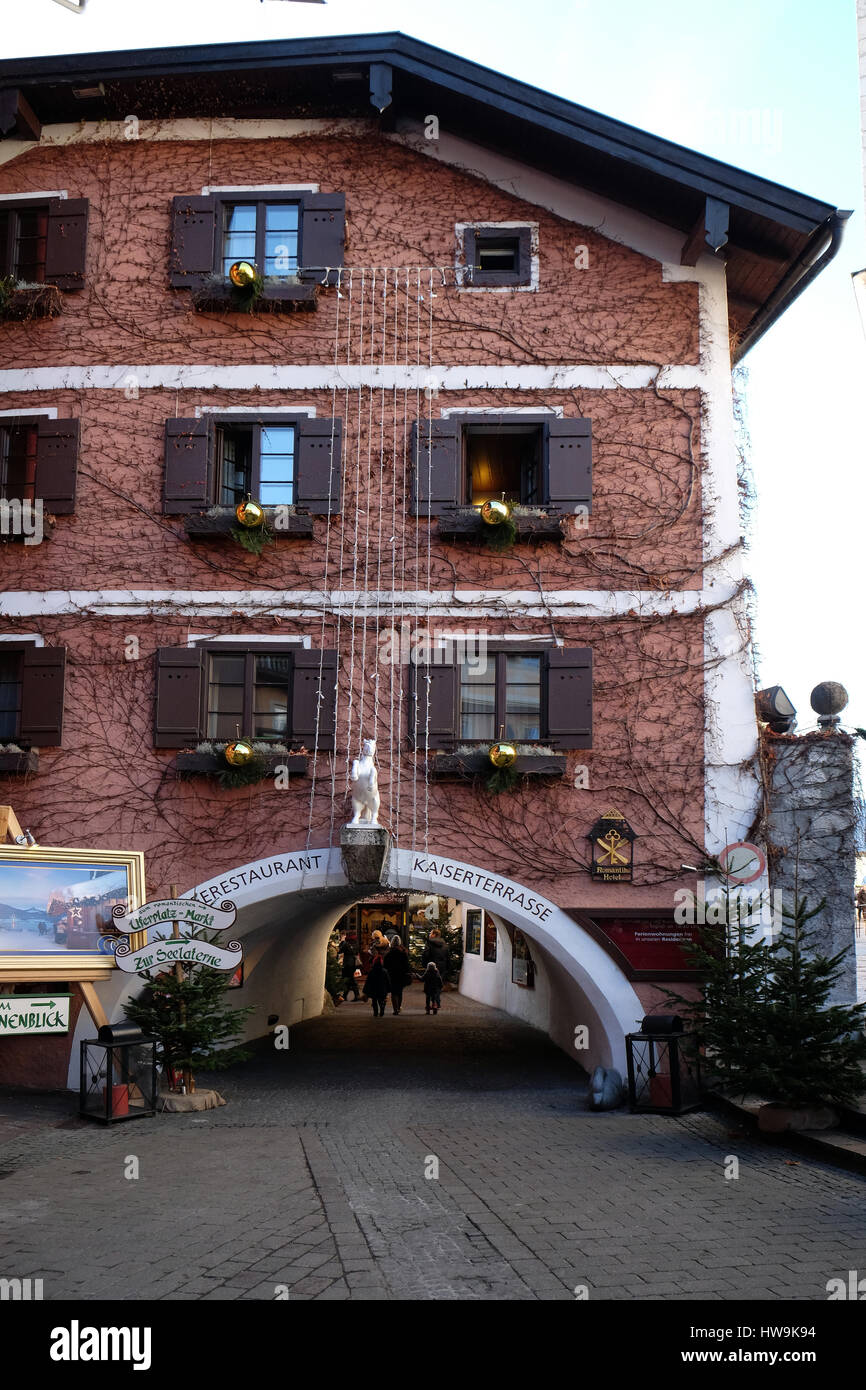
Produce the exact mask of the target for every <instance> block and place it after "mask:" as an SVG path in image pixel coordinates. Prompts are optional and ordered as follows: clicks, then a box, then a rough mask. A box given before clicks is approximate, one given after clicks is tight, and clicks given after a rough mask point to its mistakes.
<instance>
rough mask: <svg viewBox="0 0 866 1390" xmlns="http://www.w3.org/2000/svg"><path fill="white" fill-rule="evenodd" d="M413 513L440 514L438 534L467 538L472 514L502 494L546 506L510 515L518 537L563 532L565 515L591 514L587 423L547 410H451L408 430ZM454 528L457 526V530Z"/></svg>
mask: <svg viewBox="0 0 866 1390" xmlns="http://www.w3.org/2000/svg"><path fill="white" fill-rule="evenodd" d="M409 449H410V463H411V468H412V479H413V488H412V510H413V511H414V513H415V515H416V516H418V517H421V518H423V517H424V516H439V517H442V515H443V513H450V514H451V515H449V516H448V517H445V518H443V519H442V520H441V521H440V523H439V528H440V532H443V528H444V533H445V534H448V535H452V534H453V535H455V536H460V535H464V536H466V537H472V536H473V535H474V534H475V531H477V518H475V519H474V520H475V523H476V524H475V528H474V530H473V526H472V525H471V524H470V521H471V520H472V518H471V514H468V513H464V514H461V515H460V516H459V517H455V516H454V512H455V509H458V508H469V507H473V508H475V510H476V512H477V511H478V509H479V508H480V507H481V506H482V505H483V504H484V503H485V502H487V501H491V500H495V499H498V498H503V499H504V500H505V501H506V502H511V503H512V504H513V505H515V506H518V507H520V506H523V507H544V508H547V509H549V512H548V514H547V516H545V517H543V518H539V516H538V514H536V516H535V517H533V518H532V519H529V517H528V516H527V514H524V515H523V516H522V517H521V516H518V517H516V518H515V519H516V521H517V525H518V534H519V535H523V534H524V531H523V530H522V529H521V528H522V527H524V526H525V527H526V532H525V533H526V534H531V535H533V536H536V537H537V536H540V535H544V534H550V535H556V536H561V534H562V532H561V525H560V522H561V518H562V515H563V513H568V512H570V513H574V512H576V511H580V512H582V513H583V514H586V515H588V514H589V513H590V512H591V511H592V422H591V421H590V420H584V419H558V418H555V417H551V416H550V415H542V414H537V415H529V416H527V415H517V414H508V413H507V412H504V413H503V414H495V415H486V416H484V417H481V418H479V416H477V415H474V414H469V413H467V414H465V415H451V416H449V417H448V419H446V420H431V421H427V420H422V421H418V422H417V423H416V424H414V425H413V427H412V434H411V438H410V442H409ZM455 528H456V529H455Z"/></svg>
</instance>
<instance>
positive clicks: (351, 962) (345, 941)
mask: <svg viewBox="0 0 866 1390" xmlns="http://www.w3.org/2000/svg"><path fill="white" fill-rule="evenodd" d="M337 958H338V959H342V976H343V998H344V999H348V998H349V990H354V993H355V1002H356V1003H357V1002H358V1000H359V999H360V998H361V994H360V991H359V989H358V980H357V978H356V975H355V972H356V970H357V968H358V957H357V956H356V954H355V938H354V937H353V936H346V935H345V934H344V935H343V936H341V937H340V944H339V946H338V947H337Z"/></svg>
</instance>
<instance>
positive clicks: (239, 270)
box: [229, 261, 256, 290]
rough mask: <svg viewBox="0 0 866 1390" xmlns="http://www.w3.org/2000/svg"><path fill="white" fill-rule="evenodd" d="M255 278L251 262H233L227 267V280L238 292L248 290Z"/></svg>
mask: <svg viewBox="0 0 866 1390" xmlns="http://www.w3.org/2000/svg"><path fill="white" fill-rule="evenodd" d="M255 278H256V268H255V266H254V265H253V263H252V261H235V263H234V265H232V266H229V279H230V280H231V282H232V284H233V285H237V287H238V289H239V290H246V289H249V287H250V285H251V284H252V283H253V281H254V280H255Z"/></svg>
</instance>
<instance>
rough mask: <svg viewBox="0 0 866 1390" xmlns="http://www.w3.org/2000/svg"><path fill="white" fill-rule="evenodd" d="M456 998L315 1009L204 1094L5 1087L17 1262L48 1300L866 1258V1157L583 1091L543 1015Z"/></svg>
mask: <svg viewBox="0 0 866 1390" xmlns="http://www.w3.org/2000/svg"><path fill="white" fill-rule="evenodd" d="M444 998H445V1008H444V1010H443V1012H442V1014H440V1015H439V1016H438V1017H436V1018H427V1017H425V1015H424V1012H423V1007H422V1006H420V1005H419V1000H421V996H420V993H418V992H417V991H416V989H413V990H411V991H409V993H408V994H407V996H406V1000H407V1002H406V1007H405V1010H404V1013H403V1014H402V1015H401V1016H400V1018H393V1017H392V1016H391V1015H390V1014H388V1016H386V1017H385V1018H384V1019H378V1020H377V1019H374V1018H372V1016H371V1014H370V1011H369V1009H368V1007H367V1006H365V1005H363V1004H353V1003H349V1004H346V1005H343V1006H341V1008H340V1009H339V1011H338V1012H337V1014H336V1015H332V1016H328V1017H323V1018H321V1019H317V1020H315V1021H313V1022H310V1023H306V1024H303V1025H300V1026H298V1027H296V1028H295V1029H294V1030H293V1031H292V1036H291V1047H290V1049H289V1051H288V1052H279V1053H277V1052H275V1053H274V1054H273V1055H268V1056H262V1057H258V1058H257V1059H256V1060H254V1061H252V1062H249V1063H246V1064H244V1065H243V1066H241V1067H239V1068H236V1069H235V1070H233V1071H232V1072H230V1073H227V1074H226V1076H225V1077H222V1078H217V1085H218V1087H219V1088H220V1089H221V1091H222V1092H223V1093H224V1095H225V1096H226V1098H227V1100H228V1102H229V1104H228V1105H227V1106H226V1107H225V1108H223V1109H220V1110H217V1111H210V1112H206V1113H205V1114H200V1115H188V1116H182V1115H165V1116H161V1117H158V1118H155V1119H152V1120H142V1121H137V1122H136V1123H134V1124H129V1125H120V1126H118V1127H117V1128H115V1129H113V1130H104V1129H102V1128H101V1127H98V1126H96V1125H89V1124H88V1125H83V1124H81V1123H79V1122H78V1121H77V1119H75V1117H74V1099H73V1098H72V1097H69V1098H66V1097H64V1098H59V1097H48V1098H39V1097H34V1098H31V1099H23V1098H21V1097H17V1098H16V1097H12V1096H9V1095H7V1096H6V1097H4V1098H3V1099H2V1101H0V1178H2V1180H3V1181H2V1184H0V1219H2V1231H3V1236H2V1260H0V1275H4V1276H6V1277H20V1278H24V1277H27V1276H31V1277H40V1278H42V1279H43V1280H44V1296H45V1298H46V1299H64V1298H81V1299H88V1300H89V1299H99V1298H114V1299H132V1298H156V1299H202V1298H203V1299H208V1300H213V1299H225V1300H233V1299H257V1300H258V1299H267V1300H272V1299H274V1298H275V1297H279V1296H285V1290H286V1289H287V1290H288V1296H289V1297H290V1298H291V1299H324V1300H332V1299H348V1298H352V1299H385V1298H388V1299H392V1298H402V1299H438V1298H444V1299H462V1300H465V1299H574V1297H575V1288H576V1287H577V1286H581V1285H585V1286H586V1287H587V1289H588V1291H589V1297H590V1298H591V1299H600V1298H601V1299H623V1300H629V1299H660V1298H664V1299H669V1298H670V1299H692V1298H696V1299H702V1300H710V1299H737V1298H749V1299H761V1300H763V1299H782V1300H791V1299H794V1300H824V1299H826V1296H827V1295H826V1288H825V1286H826V1283H827V1280H828V1279H831V1278H834V1277H838V1276H842V1277H846V1276H847V1271H848V1270H852V1269H854V1270H860V1271H863V1270H866V1215H864V1200H863V1199H864V1186H866V1182H864V1179H863V1178H861V1177H859V1176H858V1175H856V1174H853V1173H847V1172H842V1171H839V1170H837V1169H835V1168H833V1167H830V1166H828V1165H825V1164H822V1163H820V1162H815V1161H812V1160H810V1159H808V1158H806V1157H804V1156H803V1155H801V1154H794V1153H792V1152H790V1151H788V1150H787V1149H784V1148H769V1147H766V1146H764V1145H759V1144H756V1143H753V1142H752V1141H751V1140H750V1139H749V1138H747V1137H745V1136H743V1135H741V1134H739V1133H737V1132H736V1129H735V1126H734V1123H733V1122H732V1121H728V1120H725V1119H724V1118H721V1119H720V1118H718V1117H716V1116H715V1115H709V1114H696V1115H689V1116H685V1117H682V1118H679V1119H669V1118H666V1117H660V1116H643V1117H636V1116H630V1115H629V1114H628V1113H627V1112H626V1111H625V1110H622V1111H618V1112H616V1113H613V1114H603V1115H593V1114H590V1113H589V1112H587V1111H586V1110H585V1109H584V1108H583V1096H584V1093H585V1077H584V1076H583V1073H581V1072H580V1071H579V1070H578V1069H577V1068H576V1067H575V1066H574V1065H573V1064H572V1063H571V1062H570V1061H569V1059H568V1058H566V1057H565V1056H563V1055H562V1054H561V1053H560V1052H559V1051H558V1050H557V1049H556V1048H554V1047H553V1045H552V1044H550V1043H549V1042H548V1040H547V1039H546V1038H545V1037H544V1036H543V1035H541V1034H539V1033H537V1032H535V1031H533V1030H531V1029H528V1028H526V1027H524V1026H523V1025H521V1024H519V1023H517V1022H516V1021H515V1020H513V1019H511V1018H508V1017H507V1016H506V1015H504V1014H500V1013H498V1012H496V1011H495V1010H492V1009H487V1008H484V1007H483V1006H481V1005H478V1004H473V1003H471V1002H470V1001H468V1000H465V999H463V998H461V997H459V996H457V995H455V994H447V995H446V996H445V997H444ZM130 1155H134V1156H136V1157H137V1158H138V1160H139V1174H140V1175H139V1177H138V1179H137V1180H130V1179H128V1178H126V1177H125V1176H124V1169H125V1164H126V1161H127V1158H128V1156H130ZM727 1155H735V1156H736V1157H738V1159H739V1164H740V1170H739V1178H738V1179H737V1180H736V1181H733V1180H726V1178H725V1160H726V1156H727ZM437 1164H438V1177H437V1176H434V1175H433V1174H435V1172H436V1167H437ZM130 1233H133V1236H134V1239H133V1240H132V1241H130ZM130 1249H133V1250H134V1252H135V1254H134V1257H131V1256H130Z"/></svg>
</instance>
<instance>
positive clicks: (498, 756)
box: [489, 743, 517, 767]
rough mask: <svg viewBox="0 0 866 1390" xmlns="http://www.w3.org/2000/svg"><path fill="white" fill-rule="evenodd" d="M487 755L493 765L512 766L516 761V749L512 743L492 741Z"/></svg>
mask: <svg viewBox="0 0 866 1390" xmlns="http://www.w3.org/2000/svg"><path fill="white" fill-rule="evenodd" d="M489 757H490V761H491V762H492V764H493V766H494V767H512V766H513V765H514V763H516V762H517V749H516V748H515V747H514V744H513V743H494V744H493V745H492V746H491V748H490V753H489Z"/></svg>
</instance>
